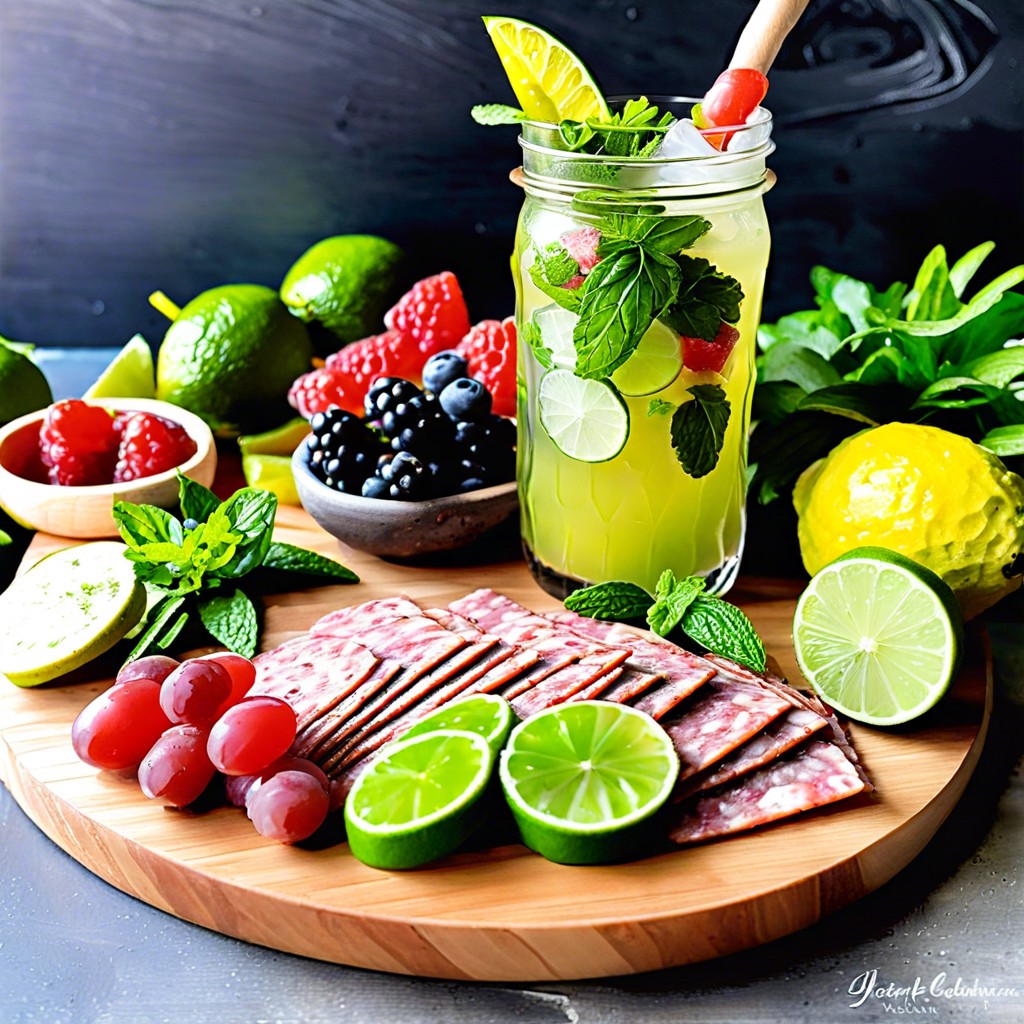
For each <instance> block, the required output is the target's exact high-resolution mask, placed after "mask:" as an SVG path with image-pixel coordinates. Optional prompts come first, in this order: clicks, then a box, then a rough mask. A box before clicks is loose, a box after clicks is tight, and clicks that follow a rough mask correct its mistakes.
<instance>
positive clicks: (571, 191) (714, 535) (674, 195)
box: [512, 115, 771, 595]
mask: <svg viewBox="0 0 1024 1024" xmlns="http://www.w3.org/2000/svg"><path fill="white" fill-rule="evenodd" d="M766 116H767V115H766ZM527 134H528V133H527V132H526V131H524V146H523V148H524V167H523V184H524V186H525V189H526V202H525V205H524V208H523V212H522V216H521V217H520V221H519V227H518V232H517V237H516V246H515V252H514V254H513V258H512V268H513V276H514V278H515V283H516V292H517V307H516V321H517V326H518V327H519V332H520V345H519V410H518V417H519V470H518V480H519V494H520V506H521V516H522V535H523V541H524V547H525V550H526V554H527V558H528V560H529V562H530V565H531V569H532V570H533V572H534V575H535V577H536V578H537V580H538V582H540V583H541V585H542V586H544V587H545V588H546V589H548V590H550V591H551V592H552V593H556V594H559V595H564V594H566V593H568V592H569V591H570V590H572V589H574V588H575V587H576V586H578V585H580V584H590V583H597V582H602V581H607V580H627V581H630V582H633V583H636V584H638V585H639V586H642V587H644V588H645V589H647V590H648V591H651V592H653V590H654V587H655V583H656V581H657V579H658V576H659V575H660V573H661V572H662V571H663V570H664V569H671V570H672V571H673V572H674V573H675V575H676V577H677V578H682V577H685V576H689V575H700V576H704V577H706V578H707V580H708V589H709V591H711V592H722V591H724V590H726V589H728V587H729V586H730V585H731V584H732V582H733V580H734V579H735V576H736V573H737V571H738V566H739V559H740V555H741V553H742V549H743V538H744V526H745V511H744V506H745V496H746V449H747V432H748V429H749V416H750V402H751V396H752V391H753V384H754V355H755V336H756V331H757V324H758V319H759V316H760V310H761V297H762V292H763V287H764V275H765V268H766V265H767V262H768V249H769V234H768V224H767V220H766V218H765V213H764V208H763V204H762V202H761V194H762V193H763V192H764V191H765V190H766V188H767V187H768V184H767V182H768V180H769V178H770V175H768V174H767V172H766V171H765V169H764V156H765V154H766V153H767V152H770V151H771V143H770V140H769V141H767V142H762V143H761V144H760V145H759V146H758V147H757V148H756V149H754V151H753V152H752V153H749V154H748V153H744V152H741V153H739V154H724V153H723V154H721V156H720V160H721V162H722V164H723V167H724V168H725V169H724V170H721V171H719V170H717V169H716V168H715V167H714V166H709V168H708V169H707V171H706V172H705V174H704V178H705V179H706V180H704V182H703V183H702V184H697V185H696V186H694V185H675V184H661V185H655V186H653V187H651V186H648V187H645V188H631V189H627V190H624V191H623V194H622V205H621V206H618V207H615V206H614V205H610V206H608V207H607V208H608V209H609V210H611V211H613V212H623V213H624V214H625V215H626V216H630V215H640V216H648V217H650V216H654V217H677V218H679V217H689V216H693V215H696V216H699V217H701V218H703V219H704V220H705V221H707V222H708V223H709V224H710V228H709V229H708V230H706V232H705V233H704V234H703V235H702V236H701V237H699V238H698V239H697V240H696V241H695V242H693V244H692V245H691V246H690V247H688V248H686V249H685V255H686V256H688V257H697V258H703V259H706V260H708V261H710V263H711V264H712V266H713V268H714V269H716V270H717V271H719V272H720V273H721V274H722V275H728V276H729V277H731V278H734V279H735V280H736V281H737V282H738V283H739V286H740V287H741V288H742V294H743V298H742V301H741V303H740V306H739V312H740V315H739V319H738V320H737V321H736V322H735V323H734V325H733V326H735V328H736V329H738V331H739V338H738V340H737V341H736V342H735V345H734V347H733V348H732V350H731V351H730V352H729V353H728V357H727V358H726V360H725V362H724V365H722V366H721V369H720V372H718V371H716V370H715V369H713V368H711V367H710V366H709V365H708V360H707V358H706V357H702V356H700V355H698V356H695V357H687V358H686V361H687V362H689V363H691V364H694V365H693V366H688V365H684V361H683V360H684V348H683V342H682V341H681V339H680V337H679V334H678V333H676V332H675V331H672V330H671V329H670V328H669V327H666V326H665V325H664V324H663V323H662V321H660V320H655V321H654V324H653V326H652V327H651V328H650V329H649V330H648V331H647V333H646V334H645V335H644V337H643V341H642V342H641V343H640V345H639V346H638V348H637V349H636V350H635V351H634V352H633V354H632V355H631V356H630V357H629V360H627V362H626V363H625V364H623V365H622V366H621V367H620V368H619V369H618V370H616V371H615V372H614V373H612V374H610V376H609V378H608V380H607V381H605V384H606V386H608V385H610V390H608V392H607V395H608V396H610V400H611V402H612V403H613V405H612V406H610V407H609V409H610V413H609V414H612V413H615V409H614V402H615V401H619V402H621V403H623V404H624V406H625V409H626V410H627V412H628V427H627V428H626V430H625V437H624V443H623V444H622V445H621V450H618V451H616V450H615V449H616V447H617V445H616V443H615V439H614V437H611V436H609V435H610V434H614V433H615V431H616V430H618V429H619V427H618V426H617V425H616V424H617V422H618V421H617V420H616V419H615V416H614V415H613V416H612V420H610V421H609V423H610V426H609V427H608V428H603V427H601V428H597V426H596V422H595V423H593V424H591V426H593V427H595V429H606V433H605V434H603V435H599V436H601V437H603V438H604V439H606V440H607V441H608V445H607V451H602V450H600V445H598V450H597V451H596V458H599V459H601V461H588V459H590V458H591V457H595V456H593V450H594V448H593V445H589V446H588V445H586V444H583V442H580V443H581V444H583V447H584V450H583V457H582V458H581V457H579V452H578V451H577V452H575V455H576V457H573V455H570V454H567V453H566V451H565V450H563V449H565V448H566V447H568V448H569V449H570V451H572V450H573V448H572V445H573V444H575V443H576V440H575V438H576V435H575V434H574V433H573V432H572V431H570V430H568V429H567V430H566V433H565V437H567V438H568V442H566V441H565V440H563V436H562V435H561V434H559V433H558V431H556V430H552V429H551V423H550V422H549V423H548V424H547V429H546V427H545V424H544V423H542V413H543V399H542V398H539V395H540V394H541V390H542V385H541V381H542V379H543V378H544V376H545V374H547V373H551V372H552V368H551V367H550V366H549V367H545V366H543V365H542V364H541V362H540V361H538V357H537V355H535V351H536V350H535V348H533V347H531V345H530V344H524V343H523V336H524V333H526V332H530V331H533V332H534V334H533V336H534V337H535V338H538V337H539V338H540V339H541V342H542V344H543V346H544V347H545V348H546V349H547V350H549V353H550V354H549V355H547V356H545V355H543V354H542V358H543V359H544V361H545V362H549V363H553V366H554V368H555V369H556V370H557V369H558V368H562V369H563V370H568V371H572V370H573V368H574V361H575V351H574V349H573V346H572V330H573V327H574V325H575V323H576V315H575V313H574V312H573V311H572V310H568V309H565V308H562V307H561V305H560V304H559V303H558V302H553V301H552V297H551V289H550V288H547V289H546V290H541V288H540V287H538V285H537V283H535V277H534V276H532V275H531V273H530V268H531V265H532V264H533V263H534V262H535V261H536V260H537V259H538V253H542V252H545V251H550V250H549V248H548V247H550V246H552V245H554V246H559V245H565V244H566V242H565V240H566V239H567V238H568V239H569V240H570V243H571V241H572V239H573V238H574V237H575V238H580V237H583V238H586V237H587V236H586V235H583V236H581V235H580V234H579V232H580V231H581V229H587V228H590V229H591V231H593V229H594V228H599V227H600V225H601V223H602V220H601V216H602V215H603V208H598V209H600V210H601V213H592V209H591V206H589V205H588V204H587V203H586V202H584V203H583V204H580V203H579V201H578V199H577V200H576V203H575V205H574V201H573V196H574V195H577V196H578V194H579V192H580V191H581V190H584V189H594V188H595V187H597V188H602V189H604V195H605V201H606V202H613V199H610V198H609V196H608V192H609V191H610V190H609V187H608V186H606V185H605V184H604V182H602V184H601V185H599V186H594V185H592V184H585V183H582V182H580V181H574V180H572V176H573V175H574V173H575V167H574V166H573V164H572V161H571V160H565V159H563V160H560V161H559V162H557V163H554V162H552V160H551V159H550V158H548V159H547V160H545V159H542V154H541V153H539V152H538V151H537V149H536V148H535V149H531V147H530V146H529V145H528V144H526V143H527V142H528V141H529V140H528V139H527V138H526V136H527ZM764 138H767V132H766V131H765V132H764ZM752 148H754V147H752ZM549 152H550V151H549ZM561 156H562V157H570V158H571V157H574V156H577V154H561ZM716 159H719V158H715V157H712V158H709V159H708V163H709V164H714V162H715V160H716ZM589 160H590V163H589V166H588V168H587V169H586V174H587V176H593V174H594V172H593V168H594V161H595V158H593V157H591V158H589ZM605 164H606V165H607V161H605ZM622 164H623V162H621V161H620V163H619V164H617V165H616V164H613V167H616V168H618V180H619V181H620V182H621V181H622V180H627V181H629V180H633V179H630V178H629V177H628V175H629V174H630V173H631V171H630V169H629V168H628V167H627V168H625V169H623V168H622ZM552 169H554V170H555V173H552ZM604 173H605V174H606V178H605V180H607V179H608V178H612V179H613V180H615V179H614V178H613V176H612V175H611V174H608V173H607V171H605V172H604ZM613 187H614V186H613ZM619 187H620V188H621V185H620V186H619ZM591 194H592V193H591ZM581 206H582V208H581ZM604 223H607V221H605V222H604ZM574 232H575V233H576V235H575V236H574V235H573V234H572V233H574ZM581 266H582V264H581ZM534 273H535V274H536V268H535V270H534ZM570 284H571V282H570ZM555 294H556V295H557V293H555ZM531 325H532V326H531ZM711 362H712V363H713V362H714V359H713V357H712V359H711ZM563 378H564V380H567V379H568V378H567V375H566V374H564V373H563ZM568 383H570V384H572V383H573V382H572V381H568ZM695 385H717V386H718V387H719V388H721V392H716V394H718V395H721V394H722V393H724V397H725V400H726V401H727V402H728V405H729V412H728V421H727V424H726V425H725V428H724V435H723V436H722V437H721V438H720V450H719V452H718V456H717V462H716V463H714V468H712V469H710V471H708V472H705V473H703V474H702V475H700V474H696V475H691V474H690V473H688V472H686V471H685V470H684V468H683V465H681V459H680V456H679V454H678V453H677V450H676V449H675V447H674V446H673V438H672V422H673V414H674V412H675V411H676V410H678V409H679V408H680V406H681V405H682V404H683V403H687V402H690V401H693V393H692V392H690V391H689V390H688V389H689V388H691V387H694V386H695ZM587 386H588V387H590V388H591V390H593V384H592V383H588V384H587ZM638 392H639V393H638ZM596 393H597V392H595V394H596ZM616 394H617V395H618V399H617V400H616V398H615V396H616ZM603 396H604V393H603V392H602V393H601V395H599V397H603ZM549 420H550V416H549ZM613 421H614V422H613ZM561 423H562V421H561V420H560V421H558V424H559V425H561ZM552 434H554V438H555V439H553V437H552ZM556 442H557V443H556Z"/></svg>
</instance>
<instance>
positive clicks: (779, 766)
mask: <svg viewBox="0 0 1024 1024" xmlns="http://www.w3.org/2000/svg"><path fill="white" fill-rule="evenodd" d="M868 789H869V784H868V783H867V782H865V780H864V778H863V777H862V776H861V773H860V772H859V771H858V770H857V766H856V765H855V764H853V763H852V762H851V761H850V760H849V758H847V756H846V755H845V754H844V753H843V751H842V750H840V748H839V747H838V746H837V745H836V744H834V743H825V742H823V741H821V740H811V741H810V742H809V743H807V744H805V745H804V746H802V747H800V748H799V749H798V750H796V751H795V752H794V753H793V754H790V755H788V756H786V757H783V758H780V759H778V760H776V761H774V762H772V763H771V764H769V765H766V766H765V767H764V768H759V769H758V770H757V771H755V772H752V773H751V774H749V775H745V776H743V777H741V778H739V779H735V780H734V781H733V782H730V783H727V784H726V785H725V786H722V787H720V788H719V789H716V790H714V791H713V792H710V793H707V794H701V795H698V796H696V797H694V798H691V800H689V801H687V802H686V803H685V804H684V805H683V810H682V814H681V817H680V818H679V820H678V823H677V824H676V826H675V827H674V828H673V829H672V831H671V832H670V833H669V838H670V839H671V840H672V842H674V843H680V844H685V843H698V842H701V841H703V840H706V839H713V838H715V837H717V836H724V835H731V834H732V833H734V832H741V831H743V830H744V829H749V828H756V827H757V826H758V825H767V824H768V823H769V822H773V821H778V820H780V819H782V818H786V817H789V816H791V815H793V814H799V813H800V812H801V811H809V810H812V809H813V808H815V807H824V806H826V805H828V804H831V803H834V802H835V801H837V800H844V799H846V798H847V797H851V796H854V795H855V794H856V793H863V792H865V791H866V790H868Z"/></svg>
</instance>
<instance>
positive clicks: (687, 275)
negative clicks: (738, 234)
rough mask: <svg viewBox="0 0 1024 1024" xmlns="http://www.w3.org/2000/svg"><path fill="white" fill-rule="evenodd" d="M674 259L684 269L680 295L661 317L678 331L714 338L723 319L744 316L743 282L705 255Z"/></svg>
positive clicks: (678, 292)
mask: <svg viewBox="0 0 1024 1024" xmlns="http://www.w3.org/2000/svg"><path fill="white" fill-rule="evenodd" d="M674 262H675V264H676V266H678V267H679V272H680V279H679V285H678V289H677V294H676V296H675V298H674V300H673V301H672V303H671V304H670V305H669V307H668V308H667V309H666V310H664V312H663V313H661V314H659V319H660V320H661V321H662V323H665V324H667V325H668V326H669V327H671V328H672V329H673V330H674V331H675V332H676V334H683V335H685V336H686V337H688V338H703V339H704V340H705V341H714V338H715V335H716V334H717V333H718V328H719V327H720V326H721V323H722V321H723V320H725V321H726V323H730V324H734V323H735V322H736V321H737V320H739V318H740V303H741V302H742V301H743V289H742V288H741V287H740V283H739V281H737V280H736V278H734V277H730V276H729V275H728V274H723V273H721V272H720V271H719V270H718V269H717V268H716V267H714V266H713V265H712V264H711V263H710V262H709V261H708V260H706V259H704V258H703V257H702V256H686V255H679V256H676V257H674Z"/></svg>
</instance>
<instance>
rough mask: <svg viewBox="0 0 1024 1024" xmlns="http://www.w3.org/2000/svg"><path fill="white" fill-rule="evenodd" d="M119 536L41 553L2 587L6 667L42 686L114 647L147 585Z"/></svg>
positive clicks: (140, 606)
mask: <svg viewBox="0 0 1024 1024" xmlns="http://www.w3.org/2000/svg"><path fill="white" fill-rule="evenodd" d="M124 551H125V546H124V545H123V544H121V543H118V542H117V541H93V542H92V543H89V544H81V545H79V546H77V547H73V548H65V549H63V550H62V551H57V552H55V553H54V554H52V555H47V556H46V557H45V558H42V559H40V560H39V561H38V562H37V563H36V564H35V565H33V566H32V568H31V569H28V570H27V571H26V572H24V573H22V574H21V575H20V576H18V577H17V578H16V579H15V580H14V582H13V583H12V584H11V585H10V586H9V587H8V588H7V590H5V591H4V592H3V594H0V673H2V674H3V675H5V676H7V678H8V679H9V680H10V681H11V682H12V683H15V684H16V685H18V686H36V685H37V684H39V683H45V682H47V681H48V680H50V679H56V678H57V677H58V676H62V675H64V674H65V673H66V672H70V671H71V670H72V669H75V668H78V667H79V666H81V665H84V664H86V662H89V661H92V659H93V658H95V657H97V656H98V655H100V654H102V653H103V652H104V651H106V650H108V649H109V648H111V647H113V646H114V644H116V643H117V641H118V640H120V639H122V637H124V636H125V635H126V634H127V633H128V632H129V630H131V629H132V627H134V626H135V625H136V623H138V621H139V620H140V619H141V618H142V615H143V613H144V612H145V610H146V589H145V587H143V585H142V584H141V583H139V582H138V581H137V580H136V578H135V570H134V568H133V567H132V563H131V562H129V561H128V559H127V558H125V557H124Z"/></svg>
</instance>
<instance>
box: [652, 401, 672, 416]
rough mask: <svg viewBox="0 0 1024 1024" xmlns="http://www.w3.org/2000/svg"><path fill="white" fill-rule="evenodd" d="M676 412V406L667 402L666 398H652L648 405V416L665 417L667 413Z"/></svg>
mask: <svg viewBox="0 0 1024 1024" xmlns="http://www.w3.org/2000/svg"><path fill="white" fill-rule="evenodd" d="M674 410H675V404H674V403H673V402H667V401H666V400H665V399H664V398H652V399H651V400H650V401H649V402H648V403H647V415H648V416H664V415H666V413H670V412H673V411H674Z"/></svg>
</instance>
